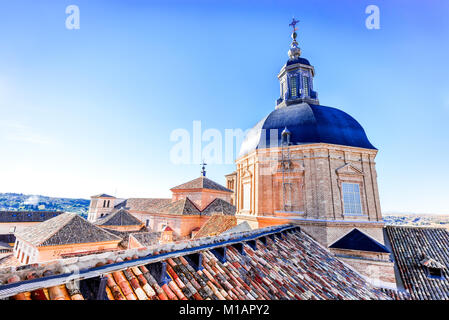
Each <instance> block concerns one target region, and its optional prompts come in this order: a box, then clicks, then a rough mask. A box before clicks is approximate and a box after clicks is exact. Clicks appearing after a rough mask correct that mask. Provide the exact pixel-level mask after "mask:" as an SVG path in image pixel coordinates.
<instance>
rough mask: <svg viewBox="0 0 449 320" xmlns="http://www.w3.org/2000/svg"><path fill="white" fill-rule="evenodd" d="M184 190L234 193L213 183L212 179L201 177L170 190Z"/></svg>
mask: <svg viewBox="0 0 449 320" xmlns="http://www.w3.org/2000/svg"><path fill="white" fill-rule="evenodd" d="M182 189H210V190H218V191H225V192H233V191H232V190H229V189H228V188H225V187H223V186H222V185H221V184H218V183H216V182H215V181H212V180H211V179H209V178H206V177H199V178H196V179H193V180H191V181H189V182H186V183H183V184H180V185H179V186H176V187H173V188H171V189H170V190H182Z"/></svg>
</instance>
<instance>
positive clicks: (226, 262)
mask: <svg viewBox="0 0 449 320" xmlns="http://www.w3.org/2000/svg"><path fill="white" fill-rule="evenodd" d="M285 228H286V227H281V228H279V227H278V229H274V228H266V229H259V230H258V231H252V232H250V233H242V234H241V235H240V236H241V238H233V239H234V242H232V243H233V244H232V245H231V244H230V243H229V241H230V240H228V241H227V243H228V244H226V242H225V243H223V245H222V246H219V242H216V243H215V242H214V241H219V239H227V238H220V237H219V238H217V239H213V238H211V240H209V242H203V243H208V244H204V245H203V246H202V247H196V248H195V247H190V249H188V251H189V252H190V253H188V252H186V250H187V249H184V250H181V251H173V252H172V253H171V254H170V253H167V252H165V251H164V250H163V248H168V246H169V245H165V246H161V247H160V248H161V250H160V251H154V252H153V255H152V256H151V257H148V259H153V262H151V263H148V262H147V263H145V262H144V259H145V258H138V256H137V255H135V254H134V255H133V256H132V258H131V257H129V258H130V260H128V257H125V258H124V259H125V261H123V260H122V259H121V258H120V257H117V258H116V259H117V260H115V261H116V262H117V264H116V265H115V264H113V263H114V260H113V259H111V258H106V259H107V261H106V264H104V263H99V262H95V260H94V261H93V263H96V264H95V268H94V269H92V270H93V274H95V275H94V277H92V276H90V277H89V276H88V274H87V272H89V270H87V271H82V272H81V273H83V272H86V273H85V274H84V275H80V277H81V276H82V277H84V279H85V280H81V281H80V287H79V291H76V294H75V292H73V290H76V289H75V288H74V287H73V285H72V283H71V282H69V284H68V285H69V288H67V286H64V285H62V286H61V283H60V282H61V281H63V280H58V281H59V282H58V281H56V280H57V277H56V278H48V280H47V278H46V275H48V274H53V273H51V272H50V273H48V271H36V272H34V277H38V274H39V272H40V273H42V272H43V278H42V279H41V280H40V282H36V281H33V282H30V283H23V282H22V281H23V280H24V279H23V278H22V277H24V276H26V275H30V274H33V272H30V271H26V270H24V271H23V272H15V273H11V274H6V275H3V276H1V274H0V276H1V277H0V281H6V283H5V282H4V285H0V297H5V296H11V297H12V298H13V299H29V300H31V299H39V298H38V297H40V299H48V298H49V299H60V300H70V299H72V300H73V299H74V297H75V296H76V298H77V299H82V298H85V299H95V298H96V297H97V298H98V297H99V296H102V295H101V292H99V291H98V288H99V287H101V286H99V283H100V280H99V277H98V274H99V273H102V272H101V270H103V273H102V274H104V275H105V277H106V279H105V280H106V289H105V291H106V292H105V294H104V296H105V299H110V300H210V299H214V300H215V299H217V300H218V299H219V300H238V299H243V300H256V299H273V300H276V299H313V300H314V299H319V300H321V299H389V297H388V295H386V294H384V293H382V292H381V291H380V290H377V289H374V288H373V287H372V286H371V285H370V284H368V283H367V282H365V280H364V279H363V278H362V277H361V276H360V275H358V274H357V273H355V272H354V271H353V270H352V269H351V268H349V267H348V266H347V265H345V264H344V263H342V262H341V261H339V260H338V259H337V258H335V256H333V255H332V254H331V253H330V252H329V251H328V250H326V249H325V248H324V247H322V246H321V245H319V244H318V243H317V242H315V241H314V240H313V239H312V238H311V237H309V236H308V235H306V234H305V233H303V232H301V231H298V230H297V229H290V231H289V232H284V231H282V232H283V235H281V234H280V233H279V232H281V231H280V230H286V229H285ZM267 230H268V231H267ZM276 230H278V231H279V232H277V231H276ZM294 230H296V231H294ZM265 234H266V235H267V236H264V237H262V238H259V239H261V243H259V242H257V243H256V242H255V241H256V240H250V239H253V237H254V236H251V235H255V236H257V235H260V236H262V235H265ZM275 234H276V235H275ZM273 237H276V240H273ZM277 237H280V238H277ZM262 239H263V240H262ZM240 240H241V241H243V242H238V241H240ZM197 241H199V240H197ZM221 241H222V240H221ZM245 241H249V242H248V243H246V242H245ZM253 242H254V243H253ZM185 244H186V245H188V244H189V243H185ZM217 245H218V246H217ZM211 246H212V247H211ZM198 250H199V251H198ZM183 251H184V253H183ZM133 252H136V251H133ZM141 252H142V253H143V252H144V251H141ZM131 254H132V253H131V252H130V255H131ZM160 254H162V255H163V257H164V258H163V260H159V258H158V257H159V255H160ZM156 259H157V260H156ZM127 260H128V261H127ZM120 261H121V262H120ZM86 262H87V261H84V263H86ZM111 263H112V264H111ZM127 265H129V266H128V267H127ZM65 268H70V265H67V267H65ZM114 268H115V269H114ZM2 279H3V280H2ZM0 283H1V282H0ZM7 283H9V284H7ZM14 283H16V284H14ZM43 283H47V284H50V283H51V285H49V286H44V287H39V285H40V284H43ZM17 284H19V285H20V288H21V290H24V289H25V288H30V291H31V292H23V291H17V290H18V289H17V288H19V287H18V286H17ZM31 288H33V289H31ZM42 288H46V289H42ZM55 288H56V289H55ZM40 290H43V291H44V292H43V293H42V292H40ZM45 290H47V293H45ZM51 292H53V294H51ZM39 293H40V294H39ZM99 293H100V295H99ZM52 295H53V296H52Z"/></svg>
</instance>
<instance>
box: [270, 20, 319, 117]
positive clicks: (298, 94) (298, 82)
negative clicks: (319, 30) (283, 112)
mask: <svg viewBox="0 0 449 320" xmlns="http://www.w3.org/2000/svg"><path fill="white" fill-rule="evenodd" d="M298 22H299V21H298V20H295V19H294V18H293V21H292V22H291V23H290V26H291V27H292V28H293V31H292V35H291V37H292V43H291V45H290V49H289V50H288V57H289V59H288V61H287V63H286V64H285V65H284V66H283V67H282V69H281V71H280V72H279V74H278V79H279V82H280V98H279V99H278V100H277V101H276V109H278V108H282V107H286V106H288V105H291V104H298V103H302V102H307V103H311V104H319V103H320V102H319V101H318V95H317V93H316V92H315V91H313V77H314V76H315V69H314V67H313V66H311V65H310V63H309V61H308V60H307V59H305V58H302V57H301V49H300V48H299V45H298V42H297V41H296V39H297V37H298V34H297V33H296V31H297V30H298V28H296V24H297V23H298Z"/></svg>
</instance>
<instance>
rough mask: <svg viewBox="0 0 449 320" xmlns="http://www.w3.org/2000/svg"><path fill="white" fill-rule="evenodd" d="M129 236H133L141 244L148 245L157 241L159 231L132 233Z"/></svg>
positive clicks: (159, 235) (159, 236)
mask: <svg viewBox="0 0 449 320" xmlns="http://www.w3.org/2000/svg"><path fill="white" fill-rule="evenodd" d="M130 237H133V238H134V239H135V240H136V241H137V242H139V243H140V244H141V245H142V246H144V247H150V246H154V245H156V244H158V243H159V239H160V238H161V232H141V233H132V234H130Z"/></svg>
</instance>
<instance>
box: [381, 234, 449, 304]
mask: <svg viewBox="0 0 449 320" xmlns="http://www.w3.org/2000/svg"><path fill="white" fill-rule="evenodd" d="M386 232H387V235H388V238H389V240H390V243H391V247H392V250H393V254H394V258H395V260H396V264H397V267H398V271H399V274H400V276H401V279H402V282H403V283H404V287H405V289H406V290H407V291H408V292H409V293H410V295H411V297H412V299H415V300H426V299H432V300H433V299H438V300H440V299H449V272H448V269H447V267H448V266H449V233H448V231H446V230H445V229H442V228H441V229H440V228H420V227H399V226H386ZM423 257H428V258H432V259H434V260H436V261H438V262H439V263H441V264H442V265H443V266H445V267H446V268H444V269H443V270H442V273H443V277H442V278H441V279H435V278H430V277H428V274H427V270H426V267H425V266H423V265H422V264H421V261H422V259H423Z"/></svg>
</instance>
